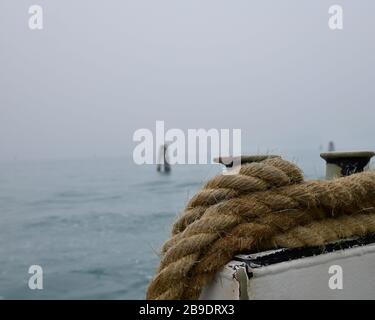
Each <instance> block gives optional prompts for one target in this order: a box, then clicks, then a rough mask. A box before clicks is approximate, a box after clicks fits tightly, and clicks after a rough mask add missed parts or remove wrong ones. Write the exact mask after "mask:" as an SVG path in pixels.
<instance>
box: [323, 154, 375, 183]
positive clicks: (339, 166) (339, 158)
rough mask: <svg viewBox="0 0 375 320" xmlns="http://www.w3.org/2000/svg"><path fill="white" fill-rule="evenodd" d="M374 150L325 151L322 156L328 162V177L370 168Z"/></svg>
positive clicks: (331, 177) (342, 175)
mask: <svg viewBox="0 0 375 320" xmlns="http://www.w3.org/2000/svg"><path fill="white" fill-rule="evenodd" d="M374 155H375V153H374V152H372V151H353V152H324V153H321V154H320V156H321V157H322V158H323V159H324V160H325V161H326V162H327V165H326V179H327V180H330V179H334V178H339V177H344V176H349V175H351V174H353V173H357V172H362V171H366V170H368V169H369V164H370V160H371V158H372V157H373V156H374Z"/></svg>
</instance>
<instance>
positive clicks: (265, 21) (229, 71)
mask: <svg viewBox="0 0 375 320" xmlns="http://www.w3.org/2000/svg"><path fill="white" fill-rule="evenodd" d="M336 3H337V4H341V5H342V6H343V9H344V30H342V31H332V30H330V29H329V28H328V24H327V22H328V18H329V15H328V7H329V6H330V5H332V4H336ZM33 4H39V5H41V6H42V7H43V9H44V30H42V31H31V30H30V29H29V28H28V18H29V14H28V8H29V6H30V5H33ZM374 15H375V2H374V1H373V0H366V1H365V0H362V1H342V0H341V1H325V0H319V1H311V0H309V1H307V0H304V1H302V0H286V1H276V0H274V1H264V0H262V1H260V0H257V1H251V0H232V1H229V0H226V1H222V0H179V1H177V0H131V1H130V0H126V1H125V0H116V1H115V0H106V1H105V0H100V1H99V0H79V1H77V0H55V1H47V0H30V1H25V0H16V1H15V0H1V1H0V159H1V160H12V159H15V158H16V159H41V158H74V157H91V156H94V155H95V156H124V155H128V154H130V153H131V152H132V150H133V148H134V146H135V143H133V141H132V136H133V133H134V131H135V130H137V129H139V128H150V129H151V130H154V127H155V121H156V120H164V121H165V125H166V129H169V128H181V129H183V130H186V129H188V128H206V129H210V128H217V129H220V128H240V129H242V150H243V151H244V152H247V153H249V152H265V151H274V152H279V151H280V152H282V151H285V150H291V151H290V152H293V150H300V149H314V150H318V148H319V146H320V145H322V146H323V147H324V148H325V147H326V145H327V144H328V141H329V140H334V141H335V142H336V145H337V146H338V148H340V149H372V150H374V149H375V125H374V120H375V109H374V101H375V90H374V84H375V75H374V71H375V64H374V62H375V43H374V31H375V22H374V21H375V19H374Z"/></svg>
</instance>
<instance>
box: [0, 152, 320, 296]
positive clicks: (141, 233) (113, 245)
mask: <svg viewBox="0 0 375 320" xmlns="http://www.w3.org/2000/svg"><path fill="white" fill-rule="evenodd" d="M321 167H323V164H322V166H321ZM220 170H221V168H220V166H218V165H200V166H197V165H190V166H174V167H173V169H172V173H171V174H170V175H162V174H159V173H157V172H156V170H155V167H154V166H136V165H134V164H132V163H131V161H130V160H127V159H88V160H66V161H64V160H59V161H39V162H21V161H14V162H12V163H2V164H0V221H1V222H0V297H1V298H3V299H10V298H17V299H41V298H50V299H142V298H144V297H145V290H146V286H147V284H148V282H149V281H150V279H151V277H152V275H153V273H154V269H155V268H156V266H157V264H158V255H157V252H158V250H159V248H160V246H161V244H162V242H163V241H164V240H166V239H167V238H168V235H169V230H170V226H171V224H172V223H173V221H175V219H176V218H177V216H178V214H179V213H180V212H181V211H182V209H183V208H184V206H185V204H186V202H187V201H188V199H189V198H190V197H191V196H192V195H193V194H194V193H195V192H196V191H197V190H198V189H199V188H200V186H201V185H202V183H203V182H204V181H206V180H208V179H209V178H210V177H212V176H214V175H215V174H216V173H218V172H219V171H220ZM30 265H40V266H41V267H42V268H43V272H44V277H43V278H44V279H43V287H44V288H43V290H30V289H29V287H28V279H29V277H30V276H31V275H30V274H28V269H29V267H30Z"/></svg>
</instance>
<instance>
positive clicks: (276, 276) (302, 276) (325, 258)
mask: <svg viewBox="0 0 375 320" xmlns="http://www.w3.org/2000/svg"><path fill="white" fill-rule="evenodd" d="M332 265H339V266H341V268H342V271H343V289H342V290H339V289H336V290H332V289H330V288H329V285H328V282H329V279H330V277H332V276H333V275H332V274H329V273H328V271H329V268H330V266H332ZM245 270H246V267H245V266H244V263H241V262H236V261H232V262H230V263H228V264H227V265H226V266H225V267H224V268H223V271H222V272H220V273H218V274H217V275H216V277H215V279H214V280H213V281H212V283H210V284H209V285H208V286H206V288H204V289H203V291H202V294H201V297H200V299H240V298H242V299H246V298H249V299H375V245H374V244H372V245H367V246H362V247H355V248H350V249H346V250H339V251H334V252H331V253H326V254H320V255H318V256H314V257H307V258H301V259H296V260H292V261H288V262H281V263H277V264H273V265H270V266H266V267H259V268H253V269H250V270H248V271H249V272H252V274H253V276H252V277H251V278H250V279H248V280H246V279H245V280H244V278H243V277H242V278H241V277H240V276H239V274H241V272H242V275H243V273H244V272H245ZM246 289H247V290H246ZM244 290H246V291H247V295H244V294H243V291H244ZM241 291H242V294H241Z"/></svg>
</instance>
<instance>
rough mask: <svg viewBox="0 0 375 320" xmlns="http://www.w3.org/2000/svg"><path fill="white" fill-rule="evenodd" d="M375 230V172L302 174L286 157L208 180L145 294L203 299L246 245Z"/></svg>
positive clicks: (297, 242)
mask: <svg viewBox="0 0 375 320" xmlns="http://www.w3.org/2000/svg"><path fill="white" fill-rule="evenodd" d="M372 232H375V172H374V171H367V172H362V173H357V174H354V175H351V176H348V177H344V178H338V179H334V180H330V181H325V180H324V181H320V180H319V181H315V180H311V181H304V179H303V174H302V172H301V170H300V169H299V168H298V167H297V166H296V165H295V164H293V163H290V162H288V161H285V160H283V159H281V158H272V159H266V160H264V161H262V162H253V163H247V164H243V165H242V166H241V168H240V171H239V173H238V174H235V175H219V176H216V177H214V178H213V179H212V180H210V181H208V182H207V183H206V185H205V186H204V187H203V189H202V190H201V191H200V192H198V193H197V194H196V195H195V196H194V197H193V198H192V199H191V200H190V202H189V203H188V205H187V206H186V208H185V211H184V213H183V215H182V216H181V217H180V218H179V220H178V221H177V222H176V223H175V224H174V226H173V229H172V235H171V238H170V239H169V240H168V241H167V242H166V243H165V244H164V246H163V248H162V252H161V262H160V266H159V268H158V270H157V272H156V275H155V277H154V279H153V280H152V282H151V283H150V285H149V287H148V291H147V299H197V298H199V295H200V292H201V290H202V288H203V286H204V285H206V284H207V283H209V282H210V281H211V280H212V278H213V276H214V275H215V274H216V272H218V271H219V270H220V269H221V268H222V267H223V266H224V265H225V264H226V263H228V262H229V261H230V260H231V259H233V257H234V256H235V255H236V254H238V253H241V252H259V251H262V250H270V249H275V248H290V247H306V246H316V245H324V244H326V243H328V242H331V241H334V240H338V239H342V238H347V237H351V236H363V235H365V234H368V233H372Z"/></svg>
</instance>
